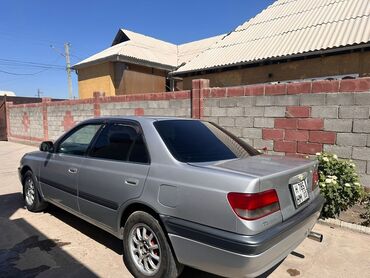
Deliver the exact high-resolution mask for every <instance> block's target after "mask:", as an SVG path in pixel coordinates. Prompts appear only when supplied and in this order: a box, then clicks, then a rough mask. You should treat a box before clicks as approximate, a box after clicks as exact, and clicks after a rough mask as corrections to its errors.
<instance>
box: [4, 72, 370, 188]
mask: <svg viewBox="0 0 370 278" xmlns="http://www.w3.org/2000/svg"><path fill="white" fill-rule="evenodd" d="M7 111H8V113H7V121H8V127H10V128H9V129H8V138H9V140H12V141H27V142H32V143H38V142H40V141H42V140H46V139H51V140H54V139H56V138H57V137H59V136H60V135H61V134H62V133H63V132H65V131H67V130H68V129H70V128H71V127H72V126H74V125H75V124H76V123H78V122H80V121H82V120H84V119H87V118H91V117H94V116H112V115H153V116H178V117H193V118H200V119H204V120H209V121H213V122H215V123H218V124H219V125H221V126H223V127H224V128H226V129H228V130H230V131H231V132H233V133H234V134H235V135H237V136H239V137H241V138H243V140H245V141H247V142H248V143H250V144H251V145H253V146H254V147H255V148H257V149H260V150H264V151H265V152H266V153H269V154H276V155H289V156H307V155H313V154H315V153H316V152H321V151H327V152H332V153H335V154H337V155H338V156H339V157H341V158H350V159H352V160H353V161H354V163H355V164H356V165H357V167H358V171H359V173H360V175H361V179H362V181H363V183H364V184H365V185H367V186H370V78H359V79H348V80H334V81H315V82H301V83H289V84H258V85H248V86H240V87H224V88H210V87H209V80H206V79H200V80H193V83H192V90H189V91H180V92H174V93H171V92H166V93H153V94H136V95H126V96H116V97H103V96H102V95H101V94H99V93H96V94H95V95H94V98H92V99H84V100H73V101H60V102H50V100H49V99H43V102H42V103H39V104H23V105H12V104H10V103H8V104H7Z"/></svg>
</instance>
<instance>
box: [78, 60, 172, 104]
mask: <svg viewBox="0 0 370 278" xmlns="http://www.w3.org/2000/svg"><path fill="white" fill-rule="evenodd" d="M166 76H167V72H165V71H163V70H159V69H154V68H149V67H144V66H138V65H133V64H126V63H121V62H114V63H113V62H106V63H102V64H97V65H93V66H89V67H86V68H82V69H79V70H78V93H79V97H80V99H86V98H92V96H93V92H97V91H99V92H105V94H106V95H107V96H115V95H129V94H139V93H156V92H164V91H166Z"/></svg>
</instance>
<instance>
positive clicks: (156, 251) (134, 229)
mask: <svg viewBox="0 0 370 278" xmlns="http://www.w3.org/2000/svg"><path fill="white" fill-rule="evenodd" d="M123 260H124V262H125V264H126V267H127V268H128V270H129V271H130V272H131V274H132V275H133V276H134V277H137V278H146V277H153V278H162V277H166V278H167V277H168V278H175V277H178V276H179V275H180V273H181V271H182V268H183V267H182V265H180V264H179V263H178V262H177V261H176V259H175V258H174V256H173V254H172V250H171V248H170V246H169V244H168V241H167V239H166V236H165V234H164V232H163V230H162V227H161V225H160V224H159V222H158V220H157V219H155V218H154V217H153V216H151V215H150V214H148V213H146V212H144V211H137V212H134V213H133V214H131V215H130V217H129V218H128V219H127V222H126V224H125V227H124V235H123Z"/></svg>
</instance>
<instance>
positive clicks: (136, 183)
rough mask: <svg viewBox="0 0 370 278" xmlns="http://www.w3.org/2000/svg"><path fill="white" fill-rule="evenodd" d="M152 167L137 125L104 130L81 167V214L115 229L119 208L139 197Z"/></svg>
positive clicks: (123, 124)
mask: <svg viewBox="0 0 370 278" xmlns="http://www.w3.org/2000/svg"><path fill="white" fill-rule="evenodd" d="M149 165H150V162H149V154H148V150H147V147H146V144H145V141H144V137H143V133H142V130H141V128H140V126H139V124H138V123H136V122H131V121H121V122H114V123H111V124H110V125H108V126H107V127H105V128H104V130H103V131H102V132H101V134H100V135H99V136H98V138H97V139H96V140H95V143H94V144H93V146H92V147H91V150H90V152H89V154H88V156H87V158H86V159H84V161H83V163H82V164H81V167H80V174H79V180H78V203H79V207H80V211H81V213H82V214H84V215H86V216H88V217H89V218H91V219H94V220H95V221H98V222H99V223H101V224H104V225H105V226H108V227H110V228H112V229H115V228H116V224H117V213H118V211H117V210H118V208H119V207H120V206H121V205H122V204H123V203H124V202H125V201H127V200H129V199H132V198H137V197H139V196H140V194H141V192H142V190H143V187H144V183H145V180H146V177H147V174H148V171H149Z"/></svg>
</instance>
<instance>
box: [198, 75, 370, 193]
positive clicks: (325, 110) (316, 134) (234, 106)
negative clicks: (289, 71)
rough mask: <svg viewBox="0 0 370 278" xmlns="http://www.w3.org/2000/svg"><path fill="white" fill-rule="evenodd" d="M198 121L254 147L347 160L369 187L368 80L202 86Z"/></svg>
mask: <svg viewBox="0 0 370 278" xmlns="http://www.w3.org/2000/svg"><path fill="white" fill-rule="evenodd" d="M202 93H203V95H202V97H203V99H204V101H203V106H204V110H203V119H205V120H210V121H213V122H215V123H218V124H219V125H221V126H223V127H225V128H226V129H228V130H229V131H231V132H233V133H234V134H236V135H237V136H239V137H241V138H243V139H244V140H245V141H246V142H248V143H250V144H251V145H253V146H254V147H255V148H257V149H265V150H266V152H267V153H270V154H277V155H289V156H306V155H313V154H315V153H317V152H321V151H327V152H332V153H336V154H337V155H338V156H339V157H342V158H350V159H352V160H353V161H354V163H355V164H356V165H357V168H358V171H359V173H360V175H361V179H362V181H363V183H364V184H365V185H367V186H370V78H361V79H356V80H341V81H316V82H302V83H290V84H276V85H270V84H261V85H250V86H243V87H228V88H204V89H203V90H202Z"/></svg>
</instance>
